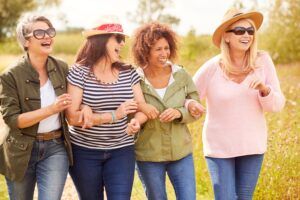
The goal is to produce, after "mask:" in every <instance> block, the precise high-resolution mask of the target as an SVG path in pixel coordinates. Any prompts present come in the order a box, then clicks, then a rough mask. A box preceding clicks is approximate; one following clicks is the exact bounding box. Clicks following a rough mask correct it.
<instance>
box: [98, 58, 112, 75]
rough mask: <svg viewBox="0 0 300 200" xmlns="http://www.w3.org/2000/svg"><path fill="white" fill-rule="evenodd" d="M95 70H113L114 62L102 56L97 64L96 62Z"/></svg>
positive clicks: (102, 71)
mask: <svg viewBox="0 0 300 200" xmlns="http://www.w3.org/2000/svg"><path fill="white" fill-rule="evenodd" d="M94 70H95V71H96V72H101V73H105V72H111V71H112V63H111V61H110V60H109V59H106V58H102V59H99V60H98V61H97V62H96V63H95V64H94Z"/></svg>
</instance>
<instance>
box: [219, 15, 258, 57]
mask: <svg viewBox="0 0 300 200" xmlns="http://www.w3.org/2000/svg"><path fill="white" fill-rule="evenodd" d="M244 28H246V29H248V30H249V29H252V28H253V27H252V25H251V24H250V22H248V21H247V20H245V19H242V20H239V21H237V22H235V23H233V24H232V25H231V26H230V27H229V30H234V29H244ZM239 34H241V33H238V34H237V33H235V32H234V31H231V32H226V33H225V35H224V39H225V41H226V43H227V44H228V45H229V48H230V50H233V51H243V52H245V51H247V50H248V49H249V48H250V46H251V45H252V43H253V39H254V35H255V32H254V35H249V33H248V32H247V31H246V32H245V33H244V34H242V35H239Z"/></svg>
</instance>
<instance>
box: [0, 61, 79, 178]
mask: <svg viewBox="0 0 300 200" xmlns="http://www.w3.org/2000/svg"><path fill="white" fill-rule="evenodd" d="M47 71H48V76H49V79H50V80H51V82H52V85H53V87H54V90H55V93H56V95H57V96H59V95H61V94H63V93H66V86H67V85H66V84H67V82H66V76H67V73H68V65H67V64H66V63H64V62H62V61H60V60H57V59H55V58H53V57H50V56H49V57H48V60H47ZM0 105H1V113H2V115H3V119H4V121H5V123H6V124H7V125H8V127H9V128H10V131H9V134H8V136H7V138H6V140H5V141H4V143H3V144H1V145H0V173H1V174H3V175H5V176H6V177H7V178H9V179H11V180H17V181H18V180H22V179H23V177H24V174H25V171H26V169H27V167H28V162H29V159H30V155H31V151H32V147H33V143H34V141H35V136H36V134H37V130H38V124H35V125H33V126H31V127H27V128H23V129H19V128H18V127H17V118H18V116H19V115H20V114H21V113H25V112H29V111H33V110H37V109H39V108H41V100H40V82H39V75H38V73H37V72H36V70H35V69H34V68H33V67H32V65H31V64H30V61H29V58H28V55H25V56H24V57H22V59H20V60H19V62H18V63H16V64H15V66H13V67H12V68H10V69H8V71H6V72H5V73H3V74H2V75H1V76H0ZM60 119H61V124H62V129H63V136H64V138H65V140H64V142H65V146H66V149H67V152H68V156H69V160H70V164H72V163H73V159H72V152H71V143H70V137H69V134H68V127H67V123H66V121H65V116H64V113H60Z"/></svg>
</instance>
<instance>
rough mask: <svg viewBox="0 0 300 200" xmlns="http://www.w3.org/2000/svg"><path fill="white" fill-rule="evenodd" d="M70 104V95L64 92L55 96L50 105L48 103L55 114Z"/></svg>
mask: <svg viewBox="0 0 300 200" xmlns="http://www.w3.org/2000/svg"><path fill="white" fill-rule="evenodd" d="M71 104H72V99H71V96H70V95H69V94H67V93H65V94H62V95H60V96H58V97H57V98H56V100H55V102H54V103H53V104H52V105H50V109H51V111H52V113H53V114H55V113H59V112H61V111H63V110H65V109H66V108H68V107H70V106H71Z"/></svg>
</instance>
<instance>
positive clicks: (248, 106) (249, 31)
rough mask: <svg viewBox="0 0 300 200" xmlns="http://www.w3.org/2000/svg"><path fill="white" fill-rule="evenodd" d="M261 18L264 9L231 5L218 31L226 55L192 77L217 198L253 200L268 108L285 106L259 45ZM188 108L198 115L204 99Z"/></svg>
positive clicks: (217, 38)
mask: <svg viewBox="0 0 300 200" xmlns="http://www.w3.org/2000/svg"><path fill="white" fill-rule="evenodd" d="M262 21H263V15H262V14H261V13H259V12H246V13H245V12H241V11H239V10H236V9H231V10H229V11H228V12H227V13H226V14H225V16H224V19H223V21H222V23H221V24H220V26H219V27H218V28H217V29H216V30H215V32H214V34H213V43H214V44H215V45H216V46H217V47H218V48H220V50H221V54H220V55H218V56H216V57H214V58H212V59H210V60H209V61H207V62H206V63H205V64H204V65H203V66H202V67H201V68H200V69H199V70H198V71H197V72H196V74H195V76H194V78H193V79H194V82H195V84H196V86H197V88H198V90H199V93H200V98H201V99H202V100H203V99H205V100H206V105H207V115H206V119H205V123H204V127H203V147H204V154H205V157H206V161H207V165H208V168H209V172H210V175H211V179H212V183H213V188H214V194H215V199H222V200H233V199H243V200H247V199H252V196H253V192H254V189H255V186H256V184H257V180H258V176H259V173H260V169H261V165H262V161H263V156H264V153H265V151H266V148H267V125H266V120H265V117H264V112H278V111H280V110H281V109H282V108H283V107H284V103H285V98H284V96H283V94H282V92H281V89H280V85H279V81H278V78H277V75H276V71H275V67H274V64H273V62H272V60H271V58H270V56H269V55H268V54H267V53H266V52H262V51H258V50H257V41H256V40H257V34H256V31H257V29H258V28H259V27H260V25H261V24H262ZM188 108H189V111H190V112H191V114H193V113H195V111H197V110H198V111H199V109H197V108H199V104H196V103H195V102H189V104H188ZM200 110H201V108H200ZM195 115H196V114H195Z"/></svg>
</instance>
